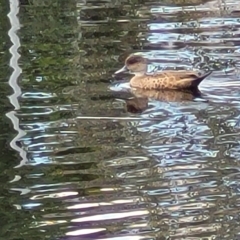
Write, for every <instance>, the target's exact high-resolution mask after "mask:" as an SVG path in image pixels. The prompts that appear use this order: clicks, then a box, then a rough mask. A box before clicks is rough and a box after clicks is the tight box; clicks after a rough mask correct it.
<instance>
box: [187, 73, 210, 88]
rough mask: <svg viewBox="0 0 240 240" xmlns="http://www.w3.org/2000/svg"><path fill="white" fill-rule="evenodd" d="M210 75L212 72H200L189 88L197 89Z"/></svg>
mask: <svg viewBox="0 0 240 240" xmlns="http://www.w3.org/2000/svg"><path fill="white" fill-rule="evenodd" d="M211 73H212V71H208V72H207V73H202V72H200V75H199V76H198V77H197V78H196V79H195V80H194V81H192V84H191V88H197V87H198V85H199V84H200V83H201V82H202V81H203V80H204V79H205V78H206V77H208V76H209V75H210V74H211Z"/></svg>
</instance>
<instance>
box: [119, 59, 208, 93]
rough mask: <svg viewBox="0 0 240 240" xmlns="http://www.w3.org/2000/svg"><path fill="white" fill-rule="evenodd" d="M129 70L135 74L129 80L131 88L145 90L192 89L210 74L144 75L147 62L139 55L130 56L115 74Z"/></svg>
mask: <svg viewBox="0 0 240 240" xmlns="http://www.w3.org/2000/svg"><path fill="white" fill-rule="evenodd" d="M125 70H129V71H131V72H132V73H134V74H135V76H134V77H133V78H132V79H131V80H130V85H131V87H135V88H141V89H146V90H153V89H154V90H160V89H175V90H178V89H179V90H180V89H194V88H197V87H198V85H199V84H200V83H201V81H202V80H203V79H204V78H206V77H207V76H208V75H209V74H210V73H211V72H208V73H204V74H201V73H199V72H194V71H183V70H182V71H162V72H156V73H146V71H147V60H146V59H145V58H143V57H142V56H139V55H130V56H129V57H128V58H127V59H126V60H125V66H124V67H123V68H122V69H120V70H119V71H117V72H116V73H119V72H122V71H125Z"/></svg>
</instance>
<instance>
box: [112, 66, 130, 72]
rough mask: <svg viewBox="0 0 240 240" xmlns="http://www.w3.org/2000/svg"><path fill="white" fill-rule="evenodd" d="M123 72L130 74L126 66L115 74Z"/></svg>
mask: <svg viewBox="0 0 240 240" xmlns="http://www.w3.org/2000/svg"><path fill="white" fill-rule="evenodd" d="M123 72H128V69H127V67H126V66H124V67H122V68H121V69H119V70H117V71H116V72H115V74H118V73H123Z"/></svg>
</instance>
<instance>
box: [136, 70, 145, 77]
mask: <svg viewBox="0 0 240 240" xmlns="http://www.w3.org/2000/svg"><path fill="white" fill-rule="evenodd" d="M145 73H146V72H144V71H141V72H134V75H135V76H138V77H139V76H143V75H144V74H145Z"/></svg>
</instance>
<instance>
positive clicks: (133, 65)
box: [115, 55, 147, 75]
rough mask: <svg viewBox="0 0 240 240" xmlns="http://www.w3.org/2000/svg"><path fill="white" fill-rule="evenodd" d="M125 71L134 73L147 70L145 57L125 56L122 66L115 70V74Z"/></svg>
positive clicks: (142, 72) (141, 72)
mask: <svg viewBox="0 0 240 240" xmlns="http://www.w3.org/2000/svg"><path fill="white" fill-rule="evenodd" d="M127 71H130V72H131V73H134V74H140V75H141V74H144V73H145V72H146V71H147V59H145V58H144V57H142V56H140V55H130V56H129V57H127V58H126V60H125V65H124V66H123V68H121V69H119V70H118V71H116V72H115V74H118V73H121V72H127Z"/></svg>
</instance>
